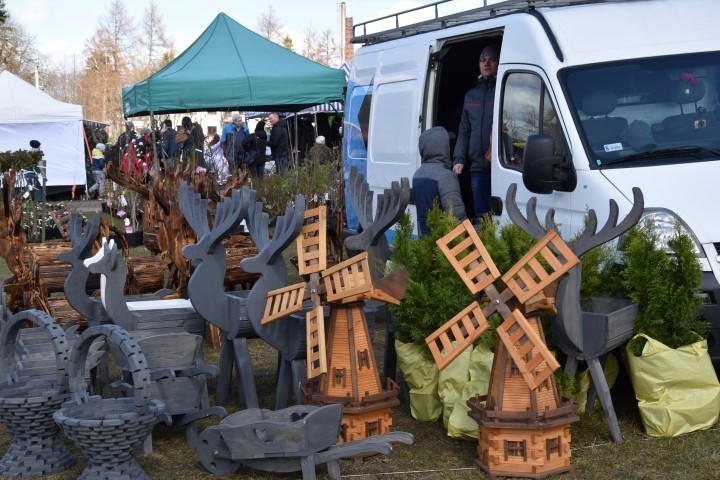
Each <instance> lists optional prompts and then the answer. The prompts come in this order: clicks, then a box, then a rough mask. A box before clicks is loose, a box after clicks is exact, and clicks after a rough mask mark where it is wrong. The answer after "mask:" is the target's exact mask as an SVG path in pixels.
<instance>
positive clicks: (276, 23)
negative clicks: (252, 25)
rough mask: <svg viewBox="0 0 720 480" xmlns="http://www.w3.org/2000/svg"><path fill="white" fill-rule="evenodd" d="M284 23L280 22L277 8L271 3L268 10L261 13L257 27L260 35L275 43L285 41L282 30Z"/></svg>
mask: <svg viewBox="0 0 720 480" xmlns="http://www.w3.org/2000/svg"><path fill="white" fill-rule="evenodd" d="M282 28H283V24H282V23H280V17H278V15H277V12H276V11H275V8H274V7H273V6H272V5H270V6H269V7H268V8H267V10H265V11H264V12H262V13H261V14H260V17H259V18H258V21H257V29H258V32H259V33H260V35H262V36H263V37H265V38H267V39H268V40H270V41H273V42H275V43H283V34H282V32H281V31H280V30H282Z"/></svg>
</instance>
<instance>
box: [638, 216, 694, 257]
mask: <svg viewBox="0 0 720 480" xmlns="http://www.w3.org/2000/svg"><path fill="white" fill-rule="evenodd" d="M638 224H640V225H645V226H647V227H649V228H650V229H651V231H652V232H654V233H655V235H656V236H657V240H658V243H659V244H660V245H659V246H660V247H662V248H663V250H665V252H667V253H672V250H671V249H670V247H669V246H668V241H669V240H670V239H671V238H673V237H674V236H675V228H676V225H679V226H680V231H681V232H682V233H684V234H686V235H687V236H688V237H690V238H691V239H692V242H693V248H694V250H695V256H696V257H698V258H705V252H704V251H703V249H702V246H701V245H700V242H699V241H698V239H697V238H696V237H695V234H694V233H693V232H692V230H690V228H689V227H688V226H687V225H686V224H685V222H683V221H682V219H681V218H680V217H678V216H677V215H675V214H674V213H673V212H671V211H670V210H666V209H664V208H657V209H655V208H649V209H646V210H645V211H644V212H643V216H642V217H640V221H639V222H638Z"/></svg>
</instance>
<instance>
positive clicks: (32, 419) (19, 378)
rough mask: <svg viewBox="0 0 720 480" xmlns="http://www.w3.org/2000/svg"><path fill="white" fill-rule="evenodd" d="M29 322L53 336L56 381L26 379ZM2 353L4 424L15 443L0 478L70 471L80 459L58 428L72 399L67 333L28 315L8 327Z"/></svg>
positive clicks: (43, 317) (0, 336) (0, 418)
mask: <svg viewBox="0 0 720 480" xmlns="http://www.w3.org/2000/svg"><path fill="white" fill-rule="evenodd" d="M28 321H29V322H32V323H34V324H35V325H37V326H38V327H40V328H41V329H42V330H43V331H44V332H45V334H46V335H47V336H48V338H49V340H50V343H51V344H52V350H53V352H54V354H55V360H56V364H57V371H56V374H55V375H42V376H31V375H25V374H23V373H22V371H21V370H19V369H18V368H17V361H16V343H17V338H18V335H19V334H20V330H21V327H22V325H23V324H25V323H26V322H28ZM0 347H1V348H2V352H0V374H1V375H2V377H3V381H2V382H1V383H0V422H1V423H2V424H3V425H5V427H7V429H8V430H9V431H10V433H11V434H12V437H13V439H12V443H11V444H10V447H9V448H8V451H7V452H6V453H5V455H4V456H3V458H2V460H0V475H2V476H20V477H32V476H40V475H49V474H52V473H57V472H62V471H64V470H67V469H68V468H70V467H71V466H73V465H74V464H75V459H74V458H73V456H72V455H71V454H70V452H69V451H68V449H67V448H66V447H65V445H64V444H63V442H62V441H61V440H60V435H59V434H60V431H59V430H58V427H57V425H55V423H54V422H53V412H55V410H57V409H58V408H59V407H60V405H62V403H63V402H66V401H67V400H68V399H69V398H70V397H69V393H68V374H67V370H66V368H67V362H68V358H69V354H70V348H69V345H68V341H67V339H66V337H65V331H64V330H63V329H62V327H60V326H59V325H58V324H57V323H56V322H55V321H54V320H53V319H52V318H51V317H50V316H48V315H47V314H45V313H44V312H41V311H39V310H25V311H22V312H20V313H18V314H16V315H14V316H13V317H11V318H10V320H9V321H8V322H7V324H6V325H5V327H4V328H3V330H2V333H0Z"/></svg>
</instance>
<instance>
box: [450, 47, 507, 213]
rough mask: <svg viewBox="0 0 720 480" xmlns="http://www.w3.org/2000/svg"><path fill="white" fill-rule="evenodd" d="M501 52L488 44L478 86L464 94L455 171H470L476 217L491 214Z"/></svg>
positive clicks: (457, 172)
mask: <svg viewBox="0 0 720 480" xmlns="http://www.w3.org/2000/svg"><path fill="white" fill-rule="evenodd" d="M499 64H500V49H499V48H498V47H497V46H495V45H488V46H486V47H485V49H484V50H483V51H482V53H481V54H480V76H479V77H478V84H477V85H476V86H475V87H473V88H472V89H470V90H469V91H468V92H467V93H466V94H465V99H464V101H463V110H462V116H461V117H460V128H459V129H458V138H457V143H456V144H455V152H454V154H453V172H455V174H457V175H460V174H461V173H462V171H463V170H464V169H465V168H469V169H470V188H471V190H472V199H473V210H474V212H475V215H474V218H480V217H482V216H483V215H485V214H486V213H488V212H489V211H490V191H491V190H490V158H491V157H490V151H491V134H492V122H493V108H494V104H495V81H496V78H497V72H498V65H499Z"/></svg>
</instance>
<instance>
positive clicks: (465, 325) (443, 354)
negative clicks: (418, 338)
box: [425, 302, 490, 370]
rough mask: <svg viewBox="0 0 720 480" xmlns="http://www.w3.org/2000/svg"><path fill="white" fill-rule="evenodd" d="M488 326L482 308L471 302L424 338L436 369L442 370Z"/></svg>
mask: <svg viewBox="0 0 720 480" xmlns="http://www.w3.org/2000/svg"><path fill="white" fill-rule="evenodd" d="M488 328H490V323H489V322H488V321H487V319H486V318H485V315H484V314H483V311H482V308H480V305H479V304H478V303H477V302H472V303H471V304H470V305H468V306H467V307H465V309H464V310H463V311H461V312H460V313H458V314H457V315H455V316H454V317H453V318H451V319H450V320H448V321H447V322H445V324H444V325H443V326H442V327H440V328H438V329H437V330H435V331H434V332H433V333H432V334H430V335H429V336H428V337H427V338H425V343H427V346H428V348H429V349H430V352H431V353H432V356H433V358H434V359H435V363H436V364H437V367H438V369H439V370H443V369H445V367H447V366H448V365H449V364H450V363H451V362H452V361H453V360H455V359H456V358H457V357H458V356H459V355H460V354H461V353H462V352H463V351H464V350H465V349H466V348H468V347H469V346H470V345H472V344H473V343H474V342H475V340H477V339H478V338H480V335H482V334H483V333H484V332H485V331H486V330H487V329H488ZM451 334H452V336H451Z"/></svg>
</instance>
